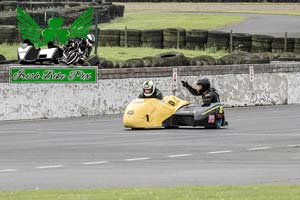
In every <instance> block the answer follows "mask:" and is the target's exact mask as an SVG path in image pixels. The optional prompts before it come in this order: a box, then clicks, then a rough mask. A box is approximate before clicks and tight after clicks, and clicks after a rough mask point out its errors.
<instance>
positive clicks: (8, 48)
mask: <svg viewBox="0 0 300 200" xmlns="http://www.w3.org/2000/svg"><path fill="white" fill-rule="evenodd" d="M17 48H18V46H17V45H0V54H3V55H4V56H5V57H6V59H17ZM169 51H177V52H182V53H183V54H184V55H185V56H187V57H195V56H200V55H210V56H213V57H215V58H219V57H222V56H223V55H225V54H227V53H226V52H225V51H216V50H214V49H207V50H206V51H200V50H195V51H193V50H184V49H179V50H177V49H153V48H123V47H99V49H98V55H99V57H104V58H106V59H108V60H111V61H124V60H128V59H131V58H143V57H147V56H155V55H157V54H160V53H163V52H169Z"/></svg>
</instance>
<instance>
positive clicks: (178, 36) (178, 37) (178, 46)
mask: <svg viewBox="0 0 300 200" xmlns="http://www.w3.org/2000/svg"><path fill="white" fill-rule="evenodd" d="M179 39H180V27H178V28H177V49H179V48H180V43H179Z"/></svg>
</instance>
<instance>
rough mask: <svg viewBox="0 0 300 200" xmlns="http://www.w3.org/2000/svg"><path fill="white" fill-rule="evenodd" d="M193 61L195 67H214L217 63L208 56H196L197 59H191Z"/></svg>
mask: <svg viewBox="0 0 300 200" xmlns="http://www.w3.org/2000/svg"><path fill="white" fill-rule="evenodd" d="M192 60H193V63H195V64H196V65H199V66H200V65H215V64H216V63H217V62H216V59H214V58H213V57H211V56H208V55H203V56H197V57H194V58H192Z"/></svg>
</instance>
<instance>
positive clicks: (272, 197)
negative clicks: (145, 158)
mask: <svg viewBox="0 0 300 200" xmlns="http://www.w3.org/2000/svg"><path fill="white" fill-rule="evenodd" d="M299 199H300V185H256V186H192V187H187V186H186V187H162V188H131V189H93V190H44V191H42V190H40V191H38V190H35V191H34V190H33V191H12V192H0V200H299Z"/></svg>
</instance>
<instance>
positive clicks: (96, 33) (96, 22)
mask: <svg viewBox="0 0 300 200" xmlns="http://www.w3.org/2000/svg"><path fill="white" fill-rule="evenodd" d="M98 15H99V12H98V10H96V19H95V54H96V55H97V54H98V44H99V30H98V24H99V18H98Z"/></svg>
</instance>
